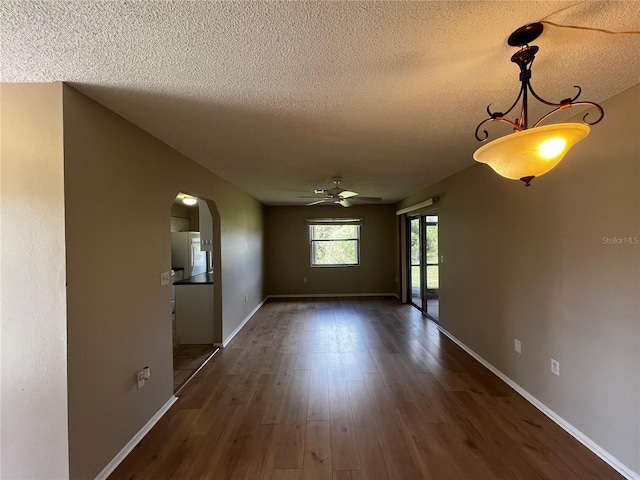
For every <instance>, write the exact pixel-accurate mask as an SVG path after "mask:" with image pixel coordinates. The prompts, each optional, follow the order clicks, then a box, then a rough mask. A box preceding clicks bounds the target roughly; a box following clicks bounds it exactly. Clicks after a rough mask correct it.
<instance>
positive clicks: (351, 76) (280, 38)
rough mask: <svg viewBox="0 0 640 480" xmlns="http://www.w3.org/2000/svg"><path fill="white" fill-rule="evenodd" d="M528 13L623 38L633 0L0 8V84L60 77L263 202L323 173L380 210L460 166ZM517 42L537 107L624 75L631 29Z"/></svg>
mask: <svg viewBox="0 0 640 480" xmlns="http://www.w3.org/2000/svg"><path fill="white" fill-rule="evenodd" d="M541 19H546V20H548V21H552V22H554V23H559V24H565V25H578V26H585V27H592V28H600V29H607V30H615V31H629V30H636V31H637V30H640V20H639V19H640V2H637V1H622V2H597V1H586V2H584V1H583V2H580V1H578V2H561V1H542V2H533V1H527V2H520V1H497V2H480V1H424V2H402V1H390V2H368V1H358V2H356V1H344V2H325V1H311V2H309V1H294V2H226V1H179V2H168V1H152V2H149V1H76V2H62V1H49V2H38V1H16V2H10V1H6V0H3V1H2V3H0V21H1V25H0V31H1V33H0V40H1V42H2V43H1V50H0V59H1V62H2V64H1V69H2V70H1V74H2V76H1V79H2V81H4V82H49V81H57V80H62V81H65V82H68V83H70V84H71V85H73V86H74V87H76V88H77V89H78V90H80V91H81V92H83V93H85V94H87V95H89V96H90V97H92V98H94V99H95V100H97V101H98V102H100V103H102V104H104V105H105V106H107V107H108V108H110V109H111V110H113V111H115V112H117V113H118V114H120V115H122V116H123V117H125V118H127V119H128V120H130V121H131V122H133V123H135V124H136V125H138V126H140V127H141V128H143V129H144V130H146V131H148V132H150V133H151V134H153V135H154V136H156V137H157V138H159V139H161V140H163V141H164V142H166V143H167V144H169V145H171V146H172V147H174V148H175V149H176V150H178V151H180V152H181V153H183V154H185V155H186V156H188V157H190V158H192V159H193V160H195V161H196V162H198V163H200V164H202V165H204V166H205V167H207V168H208V169H210V170H211V171H213V172H215V173H217V174H218V175H220V176H221V177H223V178H225V179H227V180H228V181H230V182H231V183H233V184H235V185H237V186H238V187H240V188H241V189H243V190H245V191H246V192H248V193H249V194H251V195H253V196H254V197H255V198H257V199H258V200H260V201H262V202H264V203H265V204H269V205H286V204H304V203H305V200H303V199H299V198H298V196H300V195H310V194H312V191H313V189H315V188H323V187H324V188H329V187H330V186H331V181H330V178H331V177H332V176H334V175H341V176H343V177H344V181H343V186H344V187H345V188H348V189H350V190H355V191H357V192H359V193H360V194H361V195H363V196H379V197H382V198H383V202H384V203H393V202H395V201H397V200H399V199H401V198H404V197H406V196H408V195H409V194H412V193H415V192H417V191H419V190H421V189H423V188H425V187H426V186H428V185H430V184H432V183H434V182H436V181H438V180H441V179H442V178H444V177H446V176H449V175H451V174H453V173H455V172H458V171H460V170H462V169H464V168H466V167H468V166H469V165H472V164H473V163H474V162H473V159H472V154H473V152H474V151H475V149H476V148H478V146H479V143H478V142H477V141H476V140H475V138H474V130H475V127H476V125H477V124H478V123H479V122H480V121H481V120H483V119H484V118H485V116H486V114H485V107H486V106H487V105H488V104H489V103H492V104H493V107H494V109H496V110H505V109H506V108H508V106H510V105H511V103H512V102H513V100H515V96H516V94H517V91H518V88H519V82H518V68H517V66H516V65H515V64H512V63H511V62H510V61H509V58H510V57H511V55H512V54H513V53H514V52H515V49H514V48H512V47H509V46H508V45H507V43H506V39H507V37H508V36H509V34H510V33H511V32H512V31H513V30H515V29H516V28H518V27H520V26H521V25H524V24H527V23H531V22H534V21H539V20H541ZM534 43H535V44H536V45H538V46H539V47H540V52H539V53H538V56H537V58H536V62H535V65H534V67H533V79H532V84H533V86H534V88H535V89H536V91H537V92H538V93H539V94H540V95H542V96H543V97H545V98H547V99H550V100H553V101H559V100H560V99H562V98H565V97H569V96H572V95H573V94H574V89H573V85H580V86H581V87H582V88H583V94H582V96H581V99H582V100H591V101H595V102H601V101H603V100H605V99H607V98H610V97H611V96H613V95H615V94H617V93H619V92H621V91H623V90H625V89H627V88H629V87H631V86H633V85H635V84H637V83H638V82H639V81H640V36H638V35H611V34H606V33H601V32H596V31H589V30H577V29H568V28H559V27H554V26H551V25H545V31H544V33H543V34H542V36H541V37H540V38H539V39H538V40H536V41H535V42H534ZM606 120H607V118H606V115H605V120H604V121H606ZM594 128H597V127H594ZM489 130H490V133H491V135H492V138H495V137H496V136H501V135H503V134H506V133H509V132H508V129H507V127H506V126H504V125H498V124H497V125H491V126H490V128H489Z"/></svg>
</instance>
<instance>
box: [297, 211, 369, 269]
mask: <svg viewBox="0 0 640 480" xmlns="http://www.w3.org/2000/svg"><path fill="white" fill-rule="evenodd" d="M316 225H350V226H355V227H357V228H356V237H355V238H340V239H335V240H331V239H325V240H315V239H314V238H313V227H314V226H316ZM307 226H308V228H309V261H310V263H311V266H312V267H318V268H324V267H329V268H333V267H359V266H360V232H361V228H360V227H361V226H362V219H361V218H315V219H308V220H307ZM345 240H355V242H356V263H335V264H324V263H315V258H314V257H315V255H314V253H315V243H317V242H339V241H345Z"/></svg>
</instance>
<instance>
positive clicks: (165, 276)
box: [160, 272, 171, 285]
mask: <svg viewBox="0 0 640 480" xmlns="http://www.w3.org/2000/svg"><path fill="white" fill-rule="evenodd" d="M170 281H171V274H170V273H169V272H162V273H161V274H160V285H169V282H170Z"/></svg>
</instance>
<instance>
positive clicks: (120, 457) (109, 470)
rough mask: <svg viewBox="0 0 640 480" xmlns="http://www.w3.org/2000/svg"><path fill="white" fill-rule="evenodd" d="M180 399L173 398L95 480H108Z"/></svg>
mask: <svg viewBox="0 0 640 480" xmlns="http://www.w3.org/2000/svg"><path fill="white" fill-rule="evenodd" d="M177 400H178V397H176V396H172V397H171V398H170V399H169V400H168V401H167V403H165V404H164V405H163V406H162V407H161V408H160V410H158V411H157V412H156V414H155V415H154V416H153V417H151V419H150V420H149V421H148V422H147V423H146V424H145V426H144V427H142V428H141V429H140V430H139V431H138V433H136V434H135V435H134V436H133V438H132V439H131V440H129V442H128V443H127V444H126V445H125V446H124V448H123V449H122V450H120V452H118V454H117V455H116V456H115V457H114V458H113V460H111V461H110V462H109V463H108V464H107V466H106V467H104V468H103V469H102V471H101V472H100V473H99V474H98V476H96V478H95V480H106V479H107V477H108V476H109V475H111V473H113V471H114V470H115V469H116V467H117V466H118V465H120V463H121V462H122V461H123V460H124V459H125V457H126V456H127V455H129V453H131V450H133V449H134V448H135V446H136V445H137V444H138V443H139V442H140V440H142V439H143V438H144V436H145V435H146V434H147V433H149V431H150V430H151V429H152V428H153V426H154V425H155V424H156V423H158V420H160V419H161V418H162V416H163V415H164V414H165V413H167V411H168V410H169V409H170V408H171V405H173V404H174V403H176V401H177Z"/></svg>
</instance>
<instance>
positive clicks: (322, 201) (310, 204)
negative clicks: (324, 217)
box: [307, 199, 325, 207]
mask: <svg viewBox="0 0 640 480" xmlns="http://www.w3.org/2000/svg"><path fill="white" fill-rule="evenodd" d="M324 202H325V199H323V200H318V201H317V202H311V203H307V207H310V206H312V205H320V204H321V203H324Z"/></svg>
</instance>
